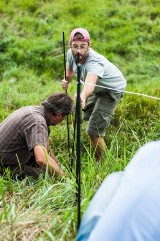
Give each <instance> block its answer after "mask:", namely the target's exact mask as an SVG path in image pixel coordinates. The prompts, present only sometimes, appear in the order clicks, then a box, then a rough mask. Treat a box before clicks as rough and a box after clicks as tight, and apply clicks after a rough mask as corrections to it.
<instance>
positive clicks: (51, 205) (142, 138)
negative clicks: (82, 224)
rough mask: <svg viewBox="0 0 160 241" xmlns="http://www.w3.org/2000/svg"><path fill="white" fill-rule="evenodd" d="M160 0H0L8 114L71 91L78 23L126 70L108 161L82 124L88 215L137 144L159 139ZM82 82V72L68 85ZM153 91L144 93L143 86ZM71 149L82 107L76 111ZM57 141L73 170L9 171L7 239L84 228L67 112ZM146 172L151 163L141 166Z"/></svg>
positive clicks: (4, 216)
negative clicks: (65, 82)
mask: <svg viewBox="0 0 160 241" xmlns="http://www.w3.org/2000/svg"><path fill="white" fill-rule="evenodd" d="M159 16H160V2H159V0H108V1H106V0H88V1H84V0H80V1H77V0H72V1H71V0H59V1H55V0H0V122H2V121H3V120H4V119H5V118H6V117H7V116H8V115H9V114H11V113H12V112H13V111H14V110H16V109H18V108H20V107H22V106H27V105H39V104H41V102H42V101H43V100H44V99H45V98H46V97H47V96H48V95H50V94H51V93H52V92H57V91H63V90H62V88H61V80H62V79H63V78H64V52H63V39H62V33H63V32H64V34H65V49H66V52H67V50H68V48H69V35H70V32H71V30H72V29H74V28H77V27H83V28H86V29H87V30H88V31H89V32H90V35H91V42H92V48H93V49H94V50H96V51H98V52H99V53H101V54H103V55H104V56H106V57H107V58H108V59H109V60H110V61H111V62H113V63H114V64H115V65H116V66H117V67H118V68H119V69H120V70H121V71H122V73H123V74H124V76H125V78H126V80H127V87H126V91H127V92H129V93H124V96H123V98H122V99H121V101H120V103H119V104H118V106H117V107H116V110H115V113H114V116H113V119H112V121H111V125H110V127H109V128H108V130H107V132H106V136H105V141H106V144H107V148H106V153H105V155H106V157H105V161H104V162H103V163H98V162H96V160H95V159H94V155H93V154H94V153H93V150H92V148H91V145H90V143H89V139H88V137H87V135H86V125H87V124H86V123H85V122H82V124H81V216H82V217H83V213H84V212H85V210H86V207H87V206H88V203H89V201H90V200H91V198H92V196H93V195H94V193H95V192H96V190H97V189H98V187H99V186H100V184H101V183H102V181H103V180H104V178H105V177H106V176H107V175H109V174H110V173H111V172H115V171H120V170H124V168H125V166H126V165H127V163H128V162H129V161H130V160H131V158H132V157H133V155H134V154H135V152H136V150H137V149H138V148H140V147H141V146H142V145H143V144H145V143H146V142H149V141H153V140H158V139H160V100H158V99H154V98H150V97H149V96H151V97H157V98H160V18H159ZM76 91H77V85H76V79H73V80H72V82H71V85H70V87H69V91H68V93H69V94H70V96H71V97H74V94H75V93H76ZM136 93H139V94H144V95H146V96H142V95H139V94H136ZM69 123H70V124H69V130H70V144H71V146H70V151H71V149H72V148H71V147H72V145H73V142H74V138H73V133H74V116H70V117H69ZM50 136H51V145H52V148H53V151H54V153H55V155H56V156H57V158H58V160H59V161H60V163H61V165H62V168H63V170H64V171H65V173H66V176H65V177H63V178H60V177H57V176H52V177H50V176H48V175H45V176H40V177H39V179H38V180H34V179H32V178H25V179H24V180H23V181H18V180H14V181H12V179H11V176H10V173H9V172H7V173H6V175H4V176H0V230H1V240H2V241H24V240H25V241H26V240H27V241H33V240H37V241H68V240H71V241H72V240H75V237H76V234H77V200H76V193H77V187H76V174H75V169H76V156H75V151H74V152H73V167H72V171H71V169H70V163H71V160H70V158H69V153H68V142H67V140H68V139H67V138H68V137H67V125H66V121H64V122H63V123H62V124H60V125H57V126H55V127H51V135H50ZM142 175H143V173H142Z"/></svg>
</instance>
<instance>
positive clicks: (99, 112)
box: [61, 28, 126, 160]
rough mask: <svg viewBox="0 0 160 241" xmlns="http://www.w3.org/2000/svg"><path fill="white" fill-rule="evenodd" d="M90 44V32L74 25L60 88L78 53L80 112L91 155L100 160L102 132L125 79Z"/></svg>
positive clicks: (74, 66) (73, 71) (70, 73)
mask: <svg viewBox="0 0 160 241" xmlns="http://www.w3.org/2000/svg"><path fill="white" fill-rule="evenodd" d="M90 46H91V42H90V35H89V33H88V31H87V30H86V29H83V28H77V29H74V30H73V31H72V32H71V34H70V49H69V51H68V53H67V66H66V79H63V80H62V83H61V84H62V88H63V89H67V88H68V84H69V82H70V80H71V79H72V77H73V76H74V74H76V73H77V59H78V55H79V62H80V64H81V80H82V81H83V82H84V88H83V90H82V92H81V94H80V96H81V106H82V109H83V111H84V117H83V119H84V120H86V121H89V122H88V127H87V134H88V135H89V137H90V140H91V143H92V146H93V148H94V149H95V157H96V159H97V160H100V159H101V158H102V157H103V154H104V150H105V147H106V145H105V142H104V136H105V132H106V129H107V127H108V126H109V124H110V120H111V117H112V115H113V112H114V109H115V107H116V104H117V103H118V101H119V100H120V98H121V97H122V94H123V90H124V88H125V86H126V80H125V78H124V77H123V75H122V73H121V72H120V70H119V69H118V68H117V67H116V66H115V65H114V64H112V63H111V62H110V61H109V60H108V59H106V58H105V57H104V56H102V55H100V54H99V53H97V52H95V51H94V50H93V49H91V48H90ZM96 85H97V86H96Z"/></svg>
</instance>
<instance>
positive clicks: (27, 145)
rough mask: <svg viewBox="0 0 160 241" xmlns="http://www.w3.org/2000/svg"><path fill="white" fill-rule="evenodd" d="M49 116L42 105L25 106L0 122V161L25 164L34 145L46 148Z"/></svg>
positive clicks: (31, 153)
mask: <svg viewBox="0 0 160 241" xmlns="http://www.w3.org/2000/svg"><path fill="white" fill-rule="evenodd" d="M48 136H49V116H48V112H47V111H46V110H45V108H44V106H42V105H41V106H26V107H22V108H20V109H18V110H16V111H15V112H13V113H12V114H11V115H10V116H9V117H7V118H6V119H5V120H4V121H3V122H2V123H1V124H0V161H1V162H2V163H3V164H17V163H21V164H25V163H27V162H28V160H29V159H30V157H31V156H32V155H33V154H34V153H33V148H34V147H35V146H36V145H43V146H45V147H46V148H47V144H48Z"/></svg>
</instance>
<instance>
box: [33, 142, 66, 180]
mask: <svg viewBox="0 0 160 241" xmlns="http://www.w3.org/2000/svg"><path fill="white" fill-rule="evenodd" d="M34 154H35V159H36V162H37V164H38V165H41V166H43V167H44V168H46V167H47V166H48V169H49V171H50V172H51V173H55V172H56V173H57V174H60V175H62V176H63V175H64V172H63V171H62V170H61V168H60V166H59V165H58V163H57V161H56V158H55V156H54V153H52V154H53V156H52V157H51V156H50V155H49V154H48V151H47V149H46V148H45V147H44V146H40V145H39V146H35V147H34Z"/></svg>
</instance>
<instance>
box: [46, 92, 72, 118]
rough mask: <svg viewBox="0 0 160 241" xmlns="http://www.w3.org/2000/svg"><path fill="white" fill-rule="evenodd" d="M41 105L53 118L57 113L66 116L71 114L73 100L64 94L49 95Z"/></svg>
mask: <svg viewBox="0 0 160 241" xmlns="http://www.w3.org/2000/svg"><path fill="white" fill-rule="evenodd" d="M42 105H43V106H44V107H45V109H46V110H47V111H48V112H51V113H52V114H53V115H54V116H56V115H57V114H58V113H60V112H61V113H62V115H64V116H65V115H68V114H70V113H72V112H73V109H74V106H73V100H72V99H71V97H70V96H68V95H67V94H65V93H59V92H58V93H54V94H51V95H50V96H49V97H48V98H47V99H45V100H44V101H43V102H42Z"/></svg>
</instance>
